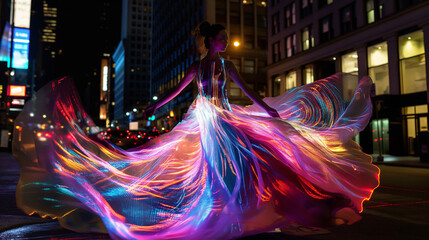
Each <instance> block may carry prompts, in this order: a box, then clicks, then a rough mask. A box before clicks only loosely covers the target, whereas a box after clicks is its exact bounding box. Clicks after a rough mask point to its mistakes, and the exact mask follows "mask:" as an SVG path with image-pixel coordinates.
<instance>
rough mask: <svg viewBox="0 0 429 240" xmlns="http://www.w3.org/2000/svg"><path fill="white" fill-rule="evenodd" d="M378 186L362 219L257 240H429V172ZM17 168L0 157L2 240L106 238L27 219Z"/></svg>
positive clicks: (388, 177)
mask: <svg viewBox="0 0 429 240" xmlns="http://www.w3.org/2000/svg"><path fill="white" fill-rule="evenodd" d="M379 167H380V169H381V177H380V178H381V184H380V187H379V188H377V189H376V190H375V192H374V194H373V196H372V198H371V200H370V201H367V202H366V203H365V205H364V206H365V210H364V212H363V214H362V216H363V219H362V220H361V221H359V222H357V223H355V224H354V225H351V226H340V227H336V228H332V229H329V230H328V231H325V232H319V233H320V234H316V233H317V232H315V233H314V235H307V236H293V235H285V234H282V233H264V234H260V235H255V236H251V237H246V238H243V239H245V240H254V239H255V240H256V239H289V240H299V239H326V240H340V239H341V240H345V239H346V240H362V239H365V240H382V239H389V240H396V239H398V240H399V239H401V240H404V239H406V240H414V239H416V240H417V239H429V168H412V167H401V166H384V165H379ZM18 178H19V166H18V164H17V163H16V161H15V160H14V159H13V157H12V156H11V155H10V154H8V153H0V239H110V238H109V236H108V235H103V234H88V233H75V232H71V231H68V230H66V229H63V228H61V227H60V226H59V225H58V223H57V222H56V221H51V220H44V219H40V218H38V217H33V216H25V214H23V213H22V212H21V211H20V210H19V209H17V208H16V206H15V186H16V184H17V182H18Z"/></svg>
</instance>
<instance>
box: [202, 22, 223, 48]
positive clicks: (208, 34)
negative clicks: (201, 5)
mask: <svg viewBox="0 0 429 240" xmlns="http://www.w3.org/2000/svg"><path fill="white" fill-rule="evenodd" d="M199 28H200V33H201V35H202V36H203V37H204V45H205V47H206V48H207V49H210V38H212V39H215V38H216V35H218V34H219V32H220V31H222V30H225V27H224V26H222V25H221V24H213V25H210V23H209V22H207V21H205V22H202V23H201V24H200V27H199Z"/></svg>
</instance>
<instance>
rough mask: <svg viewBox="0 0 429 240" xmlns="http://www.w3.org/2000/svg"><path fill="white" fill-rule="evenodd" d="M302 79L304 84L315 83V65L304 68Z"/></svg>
mask: <svg viewBox="0 0 429 240" xmlns="http://www.w3.org/2000/svg"><path fill="white" fill-rule="evenodd" d="M302 77H303V80H304V84H309V83H312V82H314V73H313V65H307V66H305V67H304V70H303V74H302Z"/></svg>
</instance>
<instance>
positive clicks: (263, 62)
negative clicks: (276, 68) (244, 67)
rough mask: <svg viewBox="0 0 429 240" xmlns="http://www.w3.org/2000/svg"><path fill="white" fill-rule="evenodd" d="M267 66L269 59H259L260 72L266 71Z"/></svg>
mask: <svg viewBox="0 0 429 240" xmlns="http://www.w3.org/2000/svg"><path fill="white" fill-rule="evenodd" d="M266 66H267V61H264V60H259V61H258V73H264V72H266V70H265V67H266Z"/></svg>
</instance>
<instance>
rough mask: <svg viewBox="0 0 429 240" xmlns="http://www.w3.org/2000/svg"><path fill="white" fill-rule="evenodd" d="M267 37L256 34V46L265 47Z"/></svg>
mask: <svg viewBox="0 0 429 240" xmlns="http://www.w3.org/2000/svg"><path fill="white" fill-rule="evenodd" d="M267 44H268V43H267V38H266V37H261V36H258V47H259V48H260V49H267Z"/></svg>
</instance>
